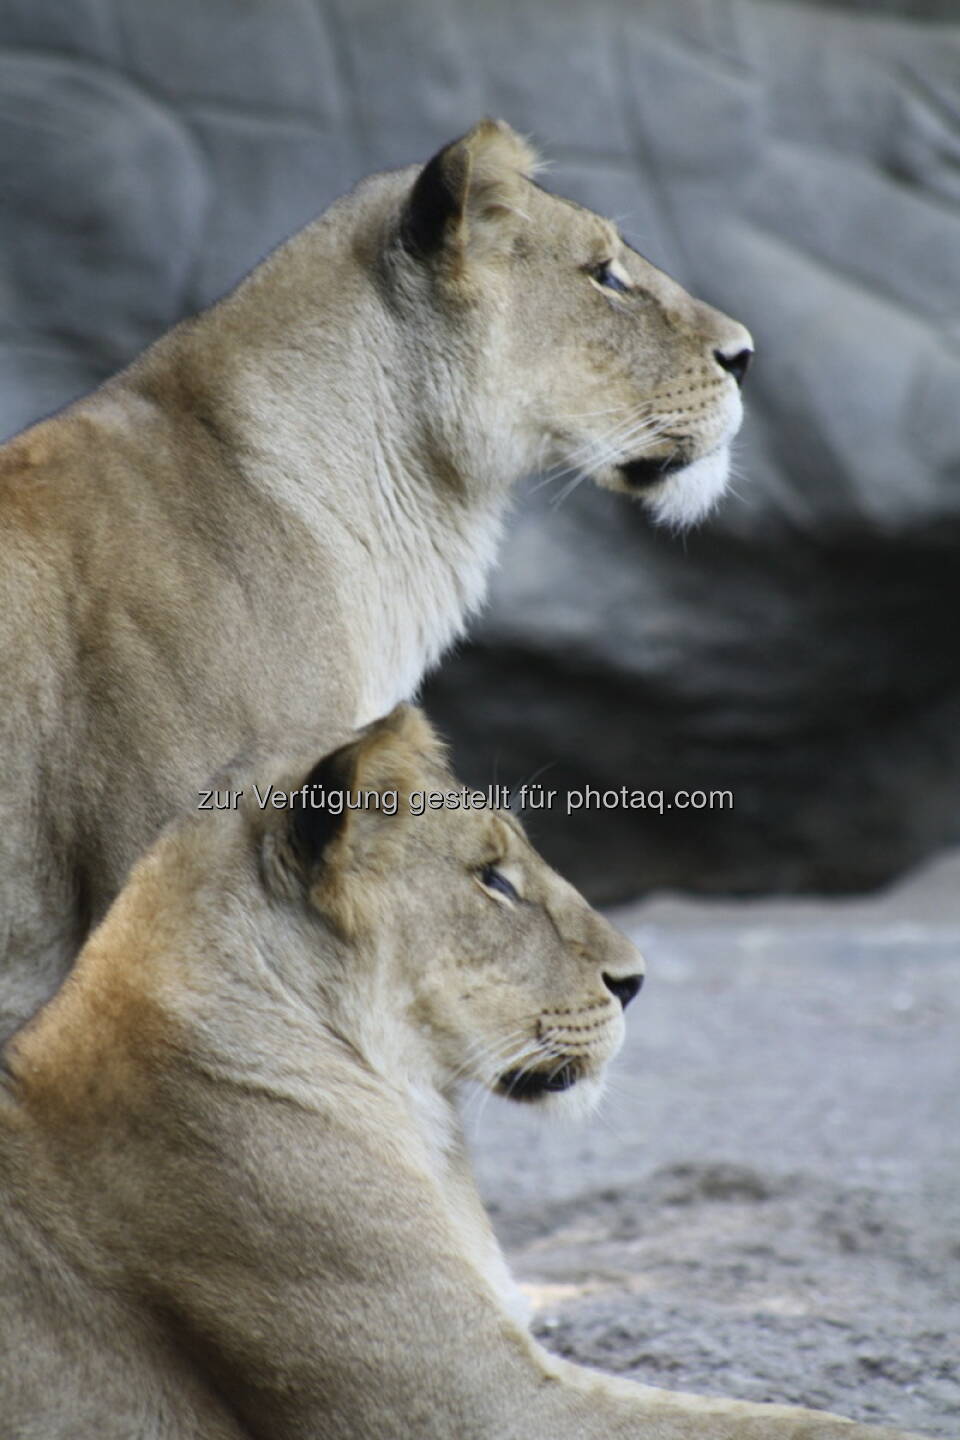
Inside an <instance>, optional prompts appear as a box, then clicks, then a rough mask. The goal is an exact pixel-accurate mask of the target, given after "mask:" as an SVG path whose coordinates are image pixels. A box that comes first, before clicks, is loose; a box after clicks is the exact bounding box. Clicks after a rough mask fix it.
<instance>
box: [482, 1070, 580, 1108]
mask: <svg viewBox="0 0 960 1440" xmlns="http://www.w3.org/2000/svg"><path fill="white" fill-rule="evenodd" d="M578 1079H579V1076H578V1074H577V1070H576V1067H575V1066H574V1065H573V1064H571V1063H570V1061H567V1062H566V1064H564V1065H561V1066H560V1067H559V1068H558V1067H556V1066H554V1068H553V1069H552V1070H508V1071H507V1072H506V1074H505V1075H501V1076H500V1079H499V1080H498V1081H497V1090H498V1091H499V1092H500V1094H501V1095H506V1096H507V1097H508V1098H509V1099H510V1100H539V1099H540V1097H541V1096H542V1095H556V1094H558V1093H559V1092H560V1091H561V1090H569V1089H570V1087H571V1086H572V1085H576V1083H577V1080H578Z"/></svg>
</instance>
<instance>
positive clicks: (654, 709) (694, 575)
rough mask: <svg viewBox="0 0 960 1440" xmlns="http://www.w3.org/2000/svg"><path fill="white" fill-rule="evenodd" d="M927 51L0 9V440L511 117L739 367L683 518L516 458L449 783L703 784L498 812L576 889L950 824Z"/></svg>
mask: <svg viewBox="0 0 960 1440" xmlns="http://www.w3.org/2000/svg"><path fill="white" fill-rule="evenodd" d="M951 16H952V17H953V20H954V22H955V23H953V24H949V23H944V22H947V21H949V20H950V18H951ZM958 77H960V12H958V6H957V0H940V3H935V0H923V3H921V0H911V3H906V0H903V3H898V0H887V3H884V4H879V3H873V4H867V3H864V4H862V5H860V6H859V7H855V6H852V5H842V4H840V3H833V4H830V5H829V6H826V5H812V4H805V5H788V4H781V3H777V0H603V3H597V4H594V3H591V4H585V3H580V0H473V3H468V0H406V3H404V4H402V5H393V4H389V3H386V0H200V3H196V0H191V3H189V4H187V3H183V4H181V3H167V4H164V5H162V6H160V5H155V4H151V3H147V0H69V3H68V0H0V227H2V229H0V235H2V244H0V433H2V434H9V433H10V432H12V431H14V430H16V429H17V428H19V427H21V426H23V425H25V424H27V423H28V422H30V421H32V420H34V419H36V418H38V417H39V416H41V415H43V414H45V413H47V412H49V411H50V410H52V409H54V408H56V407H58V406H59V405H61V404H62V403H64V402H65V401H67V400H69V399H71V398H72V397H73V396H75V395H77V394H79V393H81V392H83V391H84V390H87V389H89V388H90V387H91V386H93V385H94V384H95V383H97V382H98V381H99V380H101V379H102V378H103V377H104V376H106V375H108V374H110V373H111V372H112V371H113V370H115V369H117V368H118V367H120V366H122V365H123V364H124V363H125V362H126V361H127V360H128V359H130V358H131V357H132V356H133V355H134V354H135V353H136V352H137V351H138V350H140V349H141V348H142V347H143V346H144V345H146V344H147V343H148V342H149V341H151V340H152V339H153V338H154V337H155V336H156V335H158V334H159V333H160V332H161V331H163V330H164V329H166V328H167V327H168V326H170V325H171V324H172V323H174V322H175V321H176V320H178V319H179V318H180V317H182V316H183V315H185V314H188V313H190V312H192V311H194V310H196V309H197V308H198V307H200V306H202V305H204V304H206V303H208V302H209V301H211V300H212V299H214V298H216V297H217V296H218V295H220V294H222V293H223V292H224V291H225V290H227V289H229V288H230V287H231V286H232V285H233V284H234V283H235V281H236V280H237V279H238V278H239V277H240V276H241V275H242V274H243V273H244V272H245V271H246V270H247V269H249V268H250V267H251V266H252V265H253V264H254V263H255V262H256V261H257V260H258V258H259V257H261V256H262V255H263V254H264V252H265V251H267V250H268V249H269V248H270V247H272V246H273V245H274V244H276V243H277V242H278V241H279V240H281V239H282V238H283V237H284V236H286V235H287V234H289V233H290V232H291V231H292V230H294V229H296V228H297V227H299V226H300V225H301V224H303V223H304V222H306V221H307V220H309V219H310V218H311V217H312V216H314V215H315V214H316V213H318V212H319V211H320V210H322V209H323V208H324V207H325V206H326V205H327V203H328V202H329V201H331V200H332V199H333V198H334V197H335V196H336V195H338V194H339V193H341V192H342V191H343V190H344V189H345V188H347V187H348V186H349V185H350V184H352V183H353V182H354V181H355V180H356V179H357V178H359V177H361V176H362V175H364V174H365V173H367V172H369V171H371V170H374V169H378V168H384V167H388V166H392V165H397V164H404V163H407V162H409V161H411V160H417V159H424V158H426V157H427V156H428V155H429V154H430V153H432V152H433V151H434V150H435V149H436V148H437V147H438V146H439V145H440V144H442V143H444V142H445V141H446V140H448V139H450V138H452V137H453V136H455V135H456V134H458V133H459V132H462V131H463V130H464V129H465V128H467V127H468V126H469V125H470V124H472V123H473V122H474V121H475V120H476V119H477V118H478V117H479V116H481V115H483V114H484V113H492V114H496V115H501V116H503V117H505V118H506V119H508V120H509V121H510V122H511V123H512V124H513V125H514V126H516V127H517V128H519V129H520V130H522V131H525V132H528V133H529V134H530V135H531V136H532V137H533V138H534V140H535V141H536V142H537V143H538V144H539V145H540V146H541V147H542V148H543V150H544V152H545V153H546V155H547V156H548V157H549V158H550V159H551V160H552V161H553V168H552V169H551V170H550V171H549V172H548V176H547V183H548V184H549V185H550V186H551V187H553V188H556V189H557V190H559V191H561V192H563V193H566V194H570V195H572V196H574V197H576V198H578V199H580V200H582V201H584V202H585V203H586V204H588V205H590V206H592V207H594V208H596V209H599V210H601V211H603V212H604V213H606V214H609V215H612V216H614V217H615V218H616V219H617V220H618V221H619V222H620V224H621V226H622V228H623V229H624V231H625V232H626V234H627V235H628V237H629V238H630V239H631V240H632V242H633V243H634V244H635V245H636V247H637V248H638V249H639V250H641V251H642V252H643V253H644V254H646V255H647V256H648V257H649V258H650V259H652V260H653V261H655V262H656V263H658V264H660V265H662V266H663V267H664V268H666V269H667V270H669V271H670V272H671V273H672V274H674V275H675V276H677V277H678V278H679V279H680V280H681V281H682V283H683V284H685V285H686V286H687V287H688V288H690V289H691V290H693V291H694V292H696V293H697V294H698V295H700V296H702V297H703V298H704V299H707V300H709V301H712V302H714V303H715V304H717V305H719V306H720V307H721V308H723V309H725V310H727V311H729V312H730V313H731V314H733V315H734V316H736V317H737V318H738V319H741V320H743V321H744V322H745V323H746V324H747V325H748V326H749V328H750V329H751V330H752V331H753V334H754V336H755V338H756V341H757V348H758V358H757V362H756V365H755V367H754V369H753V371H752V372H751V375H750V377H749V382H748V385H747V391H746V398H747V401H748V419H747V423H746V426H745V429H744V432H743V436H742V439H741V441H740V444H739V448H738V452H737V478H736V479H735V481H734V492H735V493H731V495H730V496H729V498H728V499H727V501H726V502H725V503H724V505H723V506H722V508H721V509H720V511H719V512H718V513H717V515H716V516H715V517H714V518H713V519H712V520H711V521H710V522H709V523H708V524H707V525H705V526H704V527H703V528H702V529H700V530H698V531H697V532H696V533H694V534H691V535H689V536H685V537H681V538H676V537H671V536H670V535H669V534H666V533H662V532H660V533H658V532H655V531H654V530H653V529H652V528H651V527H650V525H649V524H648V522H647V520H646V519H645V516H644V514H643V512H642V511H641V510H640V508H639V507H637V506H632V505H630V504H629V503H627V502H626V501H624V500H622V499H621V498H619V497H614V496H611V495H608V494H606V493H601V492H597V491H596V490H595V489H594V488H593V487H592V486H590V485H584V486H580V487H579V488H577V489H576V490H575V492H574V493H573V494H571V495H569V496H567V497H566V498H563V499H562V500H560V496H559V490H558V488H557V487H553V486H551V485H549V484H548V485H545V486H542V487H541V488H539V489H537V488H535V487H534V486H533V485H530V486H528V487H527V491H526V493H525V494H523V495H522V496H521V498H520V502H519V506H518V514H517V516H516V519H515V523H514V524H513V525H512V526H511V527H510V533H509V539H508V543H507V545H506V549H505V551H504V554H503V560H502V564H501V566H500V569H499V572H498V574H497V576H496V578H495V580H494V584H493V591H492V599H491V604H490V607H489V610H488V612H487V614H486V616H485V617H484V619H483V620H482V622H481V623H479V624H477V625H476V626H475V627H474V629H473V632H472V639H471V643H470V644H469V645H467V646H465V647H463V648H462V649H461V651H460V653H459V654H458V655H457V656H456V657H455V658H453V659H452V660H450V661H448V663H447V664H446V665H445V666H444V668H443V670H442V672H441V673H440V674H439V675H438V676H437V677H435V679H434V680H433V682H432V683H431V685H430V686H429V689H428V692H427V703H428V706H429V708H430V710H431V712H432V713H433V715H434V717H435V718H436V719H437V720H438V721H439V722H440V724H441V725H442V727H443V728H444V729H445V730H446V731H447V733H448V734H449V735H450V736H451V737H452V739H453V741H454V750H455V756H456V759H457V762H458V764H459V766H460V768H461V771H462V772H463V774H464V775H465V777H466V778H468V779H469V780H471V781H476V782H479V783H483V784H487V783H489V782H491V781H492V780H493V779H494V777H496V778H497V779H498V780H499V781H500V782H501V783H506V784H510V785H512V784H515V783H518V782H520V781H522V780H524V779H526V778H528V777H529V776H530V775H532V774H533V773H534V772H538V771H541V770H542V771H543V773H542V774H541V776H540V778H541V780H542V781H543V783H544V784H547V785H549V786H552V787H555V788H556V789H557V790H558V791H560V793H561V794H562V793H563V791H564V790H565V789H567V788H574V789H576V788H582V787H583V786H584V785H586V784H591V785H594V786H597V787H599V788H601V789H604V788H610V787H615V788H619V787H620V786H622V785H627V786H628V787H630V788H631V789H632V788H638V789H662V790H664V791H665V792H667V794H668V795H669V794H671V793H672V792H673V791H675V790H679V789H687V790H696V789H704V790H706V791H709V790H714V789H716V790H730V791H732V792H733V796H734V808H733V809H732V811H731V810H729V809H724V810H709V809H704V810H699V811H693V810H685V811H681V810H673V811H672V812H670V811H668V812H667V813H665V814H663V815H659V814H656V813H651V812H643V811H638V810H633V811H630V810H623V809H620V810H613V811H610V810H605V811H598V810H592V811H588V810H581V811H580V812H578V813H577V814H575V815H572V816H570V817H565V816H562V815H559V814H555V815H552V816H549V817H543V818H539V819H538V817H537V816H536V815H532V816H531V817H530V823H531V827H532V829H533V832H534V834H535V837H536V839H537V841H538V843H539V844H540V845H541V846H542V848H543V849H544V850H545V851H546V853H547V854H548V856H549V857H550V858H551V859H552V860H553V861H554V862H555V863H557V864H559V865H560V867H561V868H562V869H563V870H564V871H565V872H566V873H567V874H568V875H569V876H570V877H571V878H573V879H574V880H576V881H577V882H578V883H579V884H580V885H582V886H583V887H584V888H585V889H586V890H587V891H588V893H589V894H590V895H591V897H592V898H594V899H595V900H599V901H606V902H611V901H619V900H624V899H627V898H630V897H633V896H636V895H638V894H640V893H644V892H647V891H649V890H651V889H655V888H660V887H664V886H668V887H678V888H681V889H684V890H694V891H705V892H721V893H722V892H726V893H757V892H803V891H821V892H838V891H840V892H842V891H856V890H860V889H864V888H869V887H872V886H876V885H879V884H881V883H882V882H884V881H886V880H887V879H889V878H890V877H892V876H895V875H897V874H898V873H900V872H902V871H903V870H905V869H906V868H908V867H910V866H911V865H913V864H914V863H915V862H917V861H918V860H920V859H922V858H923V857H924V856H926V855H928V854H930V853H932V852H934V851H936V850H938V849H939V848H940V847H942V846H944V845H948V844H950V843H951V842H953V841H955V840H956V839H957V838H958V803H957V800H958V792H960V645H958V644H957V642H956V637H955V632H956V629H957V615H958V614H960V563H958V544H960V404H958V399H960V80H958ZM560 488H561V489H562V487H560ZM558 501H559V503H558ZM543 767H546V769H543Z"/></svg>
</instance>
